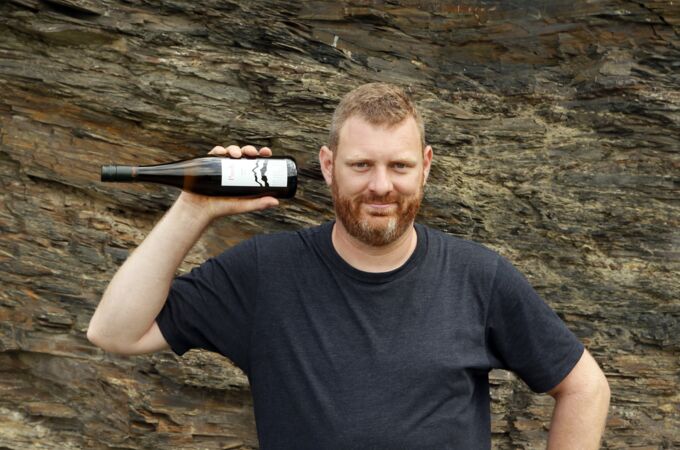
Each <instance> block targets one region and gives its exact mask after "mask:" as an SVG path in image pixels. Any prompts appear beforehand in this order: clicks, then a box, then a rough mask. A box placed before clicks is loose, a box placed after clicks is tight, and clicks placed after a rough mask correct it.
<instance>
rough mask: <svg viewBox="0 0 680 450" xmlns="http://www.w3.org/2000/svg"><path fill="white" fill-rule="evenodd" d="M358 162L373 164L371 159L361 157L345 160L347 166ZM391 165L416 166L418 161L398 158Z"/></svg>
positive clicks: (391, 161) (392, 160)
mask: <svg viewBox="0 0 680 450" xmlns="http://www.w3.org/2000/svg"><path fill="white" fill-rule="evenodd" d="M357 162H373V160H372V159H371V158H361V157H355V158H353V157H350V158H347V159H346V160H345V163H347V164H353V163H357ZM389 163H390V164H394V163H401V164H405V165H416V164H418V161H417V160H416V159H415V158H396V159H391V160H390V161H389Z"/></svg>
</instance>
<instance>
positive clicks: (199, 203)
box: [177, 145, 279, 222]
mask: <svg viewBox="0 0 680 450" xmlns="http://www.w3.org/2000/svg"><path fill="white" fill-rule="evenodd" d="M208 155H211V156H224V157H229V158H241V157H243V156H247V157H251V158H254V157H269V156H271V155H272V151H271V149H269V148H268V147H262V148H261V149H260V150H259V151H258V150H257V149H256V148H255V147H253V146H252V145H246V146H245V147H239V146H238V145H230V146H228V147H226V148H225V147H222V146H216V147H213V149H212V150H210V152H208ZM177 204H178V206H180V207H185V208H187V209H189V210H191V211H192V213H193V214H195V215H196V217H201V218H203V219H204V220H205V221H206V222H211V221H212V220H214V219H216V218H218V217H221V216H229V215H233V214H241V213H246V212H251V211H259V210H263V209H266V208H270V207H272V206H277V205H278V204H279V201H278V200H277V199H276V198H274V197H269V196H267V197H259V198H240V197H209V196H206V195H199V194H194V193H192V192H187V191H182V193H181V194H180V196H179V197H178V198H177Z"/></svg>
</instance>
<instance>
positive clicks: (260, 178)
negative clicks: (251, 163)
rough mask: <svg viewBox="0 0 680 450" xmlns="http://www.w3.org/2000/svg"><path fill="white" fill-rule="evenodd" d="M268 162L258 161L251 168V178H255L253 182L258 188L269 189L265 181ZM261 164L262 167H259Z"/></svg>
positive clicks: (267, 182)
mask: <svg viewBox="0 0 680 450" xmlns="http://www.w3.org/2000/svg"><path fill="white" fill-rule="evenodd" d="M268 162H269V161H267V160H263V159H258V160H256V161H255V167H253V176H254V177H255V182H256V183H257V184H258V185H259V186H265V187H269V181H268V180H267V163H268ZM260 163H262V167H260Z"/></svg>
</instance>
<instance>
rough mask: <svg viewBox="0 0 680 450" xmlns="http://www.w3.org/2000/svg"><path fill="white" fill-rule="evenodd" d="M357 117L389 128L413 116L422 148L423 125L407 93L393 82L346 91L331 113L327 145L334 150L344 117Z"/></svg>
mask: <svg viewBox="0 0 680 450" xmlns="http://www.w3.org/2000/svg"><path fill="white" fill-rule="evenodd" d="M353 116H359V117H361V118H362V119H364V120H365V121H367V122H368V123H370V124H372V125H383V126H387V127H391V126H393V125H397V124H399V123H401V122H402V121H403V120H405V119H406V118H408V117H413V118H414V119H415V121H416V124H417V125H418V130H419V131H420V142H421V145H422V147H423V148H425V126H424V124H423V118H422V117H421V116H420V113H419V112H418V109H417V108H416V105H415V103H413V101H412V100H411V98H410V97H409V96H408V95H407V94H406V92H405V91H404V90H403V89H402V88H400V87H398V86H395V85H393V84H388V83H368V84H364V85H361V86H359V87H358V88H356V89H354V90H352V91H350V92H349V93H347V94H346V95H345V96H344V97H343V98H342V100H341V101H340V103H339V104H338V106H337V107H336V108H335V112H334V113H333V119H332V120H331V129H330V133H329V136H328V147H330V149H331V150H333V151H335V150H336V149H337V148H338V145H339V144H340V130H341V129H342V126H343V125H344V124H345V122H346V121H347V119H349V118H350V117H353Z"/></svg>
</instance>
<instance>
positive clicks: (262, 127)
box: [0, 0, 680, 449]
mask: <svg viewBox="0 0 680 450" xmlns="http://www.w3.org/2000/svg"><path fill="white" fill-rule="evenodd" d="M679 25H680V2H675V1H662V0H657V1H651V0H649V1H647V0H639V1H635V2H631V1H623V0H598V1H586V0H571V1H564V0H556V1H550V2H546V1H528V0H516V1H513V2H509V1H501V0H488V1H468V2H435V1H415V0H403V1H391V2H383V1H362V0H357V1H341V2H330V1H328V2H324V1H314V2H283V1H264V0H256V1H251V2H235V1H210V0H203V1H188V0H165V1H160V2H148V1H144V0H127V1H123V0H118V1H116V0H104V1H93V0H49V1H48V0H44V1H42V0H9V1H5V2H2V3H0V174H1V189H0V230H1V232H2V234H1V235H0V268H1V270H0V283H1V286H2V287H1V289H0V447H1V448H11V449H28V448H31V449H76V448H88V449H99V448H101V449H104V448H106V449H110V448H121V449H122V448H125V449H142V448H196V449H199V448H201V449H209V448H215V449H218V448H219V449H224V448H234V449H236V448H239V449H246V448H257V446H258V443H257V438H256V434H255V424H254V418H253V413H252V402H251V398H250V393H249V389H248V383H247V379H246V378H245V377H244V376H243V374H242V373H241V372H240V371H239V370H238V369H236V368H234V367H233V366H232V365H231V364H230V362H229V361H227V360H225V359H224V358H221V357H218V356H216V355H214V354H210V353H206V352H201V351H192V352H190V353H188V354H187V355H185V356H184V357H182V358H177V357H176V356H174V355H173V354H172V353H170V352H165V353H160V354H156V355H152V356H144V357H119V356H114V355H111V354H107V353H105V352H102V351H101V350H99V349H97V348H95V347H94V346H93V345H91V344H90V343H89V342H88V341H87V339H86V337H85V331H86V329H87V325H88V321H89V319H90V317H91V315H92V313H93V311H94V309H95V307H96V305H97V303H98V301H99V298H100V296H101V294H102V292H103V290H104V289H105V287H106V285H107V283H108V281H109V280H110V279H111V277H112V276H113V274H114V273H115V271H116V269H117V268H118V267H119V266H120V265H121V263H122V262H123V261H124V260H125V258H126V257H127V256H128V255H129V253H130V252H131V251H132V250H133V249H134V248H135V247H136V246H137V245H139V243H140V242H141V241H142V240H143V238H144V237H145V236H146V234H147V233H148V232H149V231H150V230H151V228H152V227H153V225H154V223H155V222H156V221H157V220H158V219H159V218H160V217H161V215H162V214H163V212H164V211H165V210H166V209H167V208H168V207H169V206H170V205H171V204H172V202H173V200H174V199H175V198H176V196H177V191H176V190H173V189H171V188H163V187H157V186H143V185H133V184H126V185H111V184H103V183H101V182H99V167H100V166H101V165H103V164H110V163H119V164H154V163H160V162H166V161H172V160H176V159H182V158H188V157H192V156H199V155H203V154H204V153H206V152H207V151H208V150H210V148H212V146H213V145H216V144H229V143H238V144H242V145H245V144H254V145H257V146H263V145H268V146H270V147H271V148H272V149H274V151H275V152H276V153H279V154H289V155H292V156H294V157H295V158H297V160H298V162H299V164H300V166H301V178H300V189H299V191H298V195H297V197H296V198H295V199H293V200H291V201H285V202H283V203H282V206H281V207H279V208H277V209H275V210H268V211H265V212H259V213H253V214H248V215H243V216H237V217H230V218H224V219H221V220H219V221H217V222H216V223H214V224H213V226H212V227H210V229H208V230H207V232H206V233H205V235H204V236H203V238H202V239H201V240H200V241H199V242H198V244H197V245H196V246H195V248H194V249H193V250H192V252H191V253H190V255H189V256H188V257H187V259H186V261H185V262H184V264H183V265H182V267H181V268H180V271H182V272H183V271H187V270H189V269H190V268H191V267H192V266H194V265H196V264H199V263H200V262H201V261H203V260H204V259H205V258H207V257H209V256H212V255H216V254H218V253H219V252H221V251H222V250H224V249H225V248H228V247H229V246H231V245H233V244H235V243H236V242H239V241H240V240H242V239H245V238H247V237H249V236H252V235H254V234H256V233H262V232H274V231H278V230H295V229H298V228H300V227H304V226H308V225H313V224H317V223H320V222H322V221H325V220H327V219H329V218H331V217H333V212H332V204H331V201H330V196H329V192H328V190H327V188H326V186H325V185H324V183H323V179H322V177H321V174H320V171H319V167H318V163H317V159H316V154H317V151H318V148H319V146H320V145H322V144H324V143H325V140H326V133H327V124H328V123H329V120H330V115H331V113H332V110H333V108H334V107H335V105H336V104H337V102H338V101H339V99H340V98H341V96H342V95H343V94H344V93H346V92H347V91H348V90H350V89H351V88H352V87H355V86H357V85H359V84H362V83H364V82H369V81H388V82H395V83H398V84H401V85H403V86H406V87H407V88H408V89H409V91H410V92H411V94H412V95H413V97H414V98H415V99H416V101H417V102H418V104H419V105H420V106H421V108H422V110H423V113H424V116H425V119H426V121H427V127H426V131H427V140H428V142H429V143H431V144H432V146H433V148H434V152H435V162H434V167H433V171H432V173H431V177H430V182H429V184H428V187H427V191H426V199H425V202H424V205H423V208H422V211H421V214H420V216H419V220H420V221H422V222H424V223H426V224H428V225H430V226H433V227H435V228H438V229H441V230H443V231H445V232H447V233H450V234H453V235H456V236H460V237H464V238H468V239H472V240H475V241H478V242H481V243H483V244H485V245H487V246H489V247H491V248H493V249H495V250H497V251H499V252H500V253H502V254H503V255H505V256H506V257H508V258H509V259H510V260H511V261H512V262H513V263H514V264H515V265H516V266H517V267H518V268H520V270H522V271H523V272H524V273H525V274H526V275H527V277H528V278H529V280H530V281H531V282H532V284H533V285H534V286H535V287H536V289H537V290H538V291H539V292H540V293H541V294H542V295H543V296H544V298H545V299H546V301H547V302H548V303H549V304H551V305H552V306H553V307H554V309H555V310H556V311H557V312H558V313H559V314H560V316H561V317H562V318H563V319H564V320H565V322H566V323H567V324H568V326H569V327H570V328H571V329H572V330H574V332H575V333H576V334H577V335H578V336H579V337H580V338H581V339H582V340H583V341H584V343H585V344H586V346H587V347H588V348H589V350H590V351H591V353H592V354H593V355H594V356H595V358H596V359H597V360H598V361H599V363H600V364H601V366H602V367H603V369H604V371H605V372H606V374H607V376H608V378H609V382H610V385H611V389H612V407H611V411H610V417H609V421H608V428H607V431H606V435H605V439H604V441H603V446H604V447H605V448H646V449H652V448H653V449H657V448H677V447H680V432H679V431H678V430H680V411H679V410H678V404H679V403H680V395H679V394H678V378H679V375H680V373H679V372H680V370H679V361H678V352H679V351H680V337H679V336H680V324H679V323H680V300H679V299H678V297H679V295H678V293H679V292H680V277H678V273H679V269H680V267H679V266H680V264H679V255H680V253H679V248H678V245H679V243H680V234H679V232H678V227H679V225H680V220H679V217H680V214H679V213H680V201H679V197H680V196H679V192H678V180H679V176H678V169H679V168H680V159H679V158H678V150H679V148H680V145H679V144H680V140H679V136H680V112H679V108H680V90H679V88H678V86H679V85H680V84H679V83H680V76H679V75H678V73H679V72H678V68H679V66H680V40H679V39H678V30H679ZM169 245H171V243H169ZM491 381H492V385H493V390H492V397H493V405H492V412H493V423H492V429H493V433H494V434H493V445H494V447H495V448H541V447H542V446H543V445H544V441H545V438H546V435H547V431H546V430H547V425H548V423H549V419H550V412H551V408H552V405H553V400H552V399H551V398H550V397H549V396H546V395H535V394H532V393H531V392H530V391H529V390H528V388H526V386H525V385H524V384H523V382H522V381H521V380H518V379H517V378H516V377H515V376H514V375H512V374H511V373H508V372H502V371H494V372H492V374H491Z"/></svg>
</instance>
